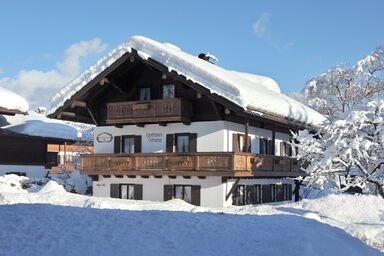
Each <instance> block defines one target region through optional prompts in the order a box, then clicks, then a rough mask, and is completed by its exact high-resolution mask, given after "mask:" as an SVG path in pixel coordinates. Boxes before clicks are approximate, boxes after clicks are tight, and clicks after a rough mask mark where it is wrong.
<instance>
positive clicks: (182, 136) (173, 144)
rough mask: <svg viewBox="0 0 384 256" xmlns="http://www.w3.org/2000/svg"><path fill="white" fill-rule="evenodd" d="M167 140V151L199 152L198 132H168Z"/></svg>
mask: <svg viewBox="0 0 384 256" xmlns="http://www.w3.org/2000/svg"><path fill="white" fill-rule="evenodd" d="M166 140H167V141H166V151H167V152H179V153H187V152H190V153H193V152H197V133H175V134H167V138H166Z"/></svg>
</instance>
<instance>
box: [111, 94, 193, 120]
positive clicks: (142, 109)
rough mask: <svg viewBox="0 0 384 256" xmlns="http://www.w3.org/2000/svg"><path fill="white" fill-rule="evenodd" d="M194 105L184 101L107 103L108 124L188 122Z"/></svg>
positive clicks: (162, 100)
mask: <svg viewBox="0 0 384 256" xmlns="http://www.w3.org/2000/svg"><path fill="white" fill-rule="evenodd" d="M191 117H192V104H191V103H190V102H189V101H185V100H182V99H161V100H149V101H126V102H113V103H107V120H106V123H107V124H129V123H156V122H188V121H190V118H191Z"/></svg>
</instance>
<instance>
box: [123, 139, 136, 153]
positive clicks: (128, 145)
mask: <svg viewBox="0 0 384 256" xmlns="http://www.w3.org/2000/svg"><path fill="white" fill-rule="evenodd" d="M122 140H123V145H122V149H123V150H122V151H123V153H135V136H123V138H122Z"/></svg>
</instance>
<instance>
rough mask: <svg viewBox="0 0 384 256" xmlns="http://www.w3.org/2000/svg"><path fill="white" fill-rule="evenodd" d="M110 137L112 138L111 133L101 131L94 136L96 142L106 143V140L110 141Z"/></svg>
mask: <svg viewBox="0 0 384 256" xmlns="http://www.w3.org/2000/svg"><path fill="white" fill-rule="evenodd" d="M112 139H113V136H112V134H110V133H108V132H102V133H100V134H98V135H97V136H96V140H97V142H100V143H108V142H111V141H112Z"/></svg>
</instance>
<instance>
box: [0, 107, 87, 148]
mask: <svg viewBox="0 0 384 256" xmlns="http://www.w3.org/2000/svg"><path fill="white" fill-rule="evenodd" d="M0 127H1V128H3V129H7V130H10V131H12V132H17V133H20V134H25V135H31V136H39V137H48V138H57V139H64V140H73V141H75V140H82V141H91V140H92V137H93V134H92V132H93V126H92V125H87V124H79V123H74V122H69V121H62V120H55V119H50V118H47V117H46V116H45V115H44V114H39V113H36V112H34V111H29V112H28V115H15V116H3V120H1V122H0Z"/></svg>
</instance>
